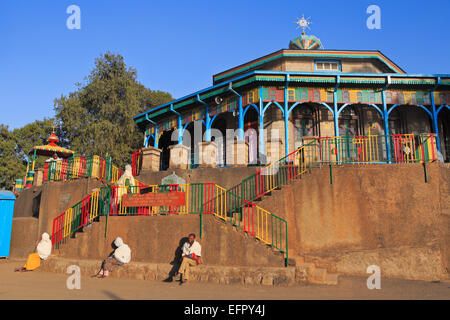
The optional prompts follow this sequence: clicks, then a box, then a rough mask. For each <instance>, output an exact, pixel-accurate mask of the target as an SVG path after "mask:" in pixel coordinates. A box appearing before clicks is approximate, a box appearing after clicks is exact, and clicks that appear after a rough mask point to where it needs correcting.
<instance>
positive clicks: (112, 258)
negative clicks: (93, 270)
mask: <svg viewBox="0 0 450 320" xmlns="http://www.w3.org/2000/svg"><path fill="white" fill-rule="evenodd" d="M114 246H115V247H116V250H114V252H112V253H111V254H110V255H109V257H108V258H106V259H105V260H104V261H103V263H102V267H101V269H100V271H99V273H98V274H97V278H104V277H108V276H109V273H110V272H111V271H112V269H113V267H114V266H122V265H124V264H126V263H129V262H130V260H131V249H130V247H129V246H128V245H126V244H125V243H123V240H122V238H121V237H117V238H116V240H114Z"/></svg>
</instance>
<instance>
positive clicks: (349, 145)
mask: <svg viewBox="0 0 450 320" xmlns="http://www.w3.org/2000/svg"><path fill="white" fill-rule="evenodd" d="M317 142H318V144H319V149H320V158H321V159H320V161H321V162H322V163H334V164H344V163H360V164H367V163H426V162H431V161H435V160H437V151H436V135H435V134H433V133H427V134H395V135H390V136H384V135H364V136H348V137H321V138H317ZM388 150H389V152H388Z"/></svg>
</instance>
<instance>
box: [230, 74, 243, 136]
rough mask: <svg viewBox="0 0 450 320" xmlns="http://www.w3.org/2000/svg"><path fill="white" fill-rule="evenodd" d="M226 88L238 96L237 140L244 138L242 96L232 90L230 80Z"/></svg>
mask: <svg viewBox="0 0 450 320" xmlns="http://www.w3.org/2000/svg"><path fill="white" fill-rule="evenodd" d="M228 90H230V91H231V92H232V93H234V94H235V95H236V96H237V97H238V101H239V109H238V111H239V115H238V117H239V118H238V127H239V128H238V140H241V141H242V140H244V110H243V108H242V96H241V95H240V94H239V93H237V92H236V91H234V89H233V83H231V82H230V84H229V85H228Z"/></svg>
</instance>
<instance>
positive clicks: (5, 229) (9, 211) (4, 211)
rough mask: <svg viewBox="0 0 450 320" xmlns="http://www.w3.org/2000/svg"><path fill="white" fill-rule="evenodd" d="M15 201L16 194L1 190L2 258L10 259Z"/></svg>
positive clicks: (0, 253) (0, 240) (0, 227)
mask: <svg viewBox="0 0 450 320" xmlns="http://www.w3.org/2000/svg"><path fill="white" fill-rule="evenodd" d="M15 201H16V197H15V196H14V193H12V192H11V191H4V190H0V257H9V246H10V243H11V229H12V221H13V213H14V202H15Z"/></svg>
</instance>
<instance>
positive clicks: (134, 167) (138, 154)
mask: <svg viewBox="0 0 450 320" xmlns="http://www.w3.org/2000/svg"><path fill="white" fill-rule="evenodd" d="M141 168H142V150H136V151H135V152H133V156H132V158H131V171H132V172H133V176H138V175H139V173H140V172H141Z"/></svg>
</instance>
